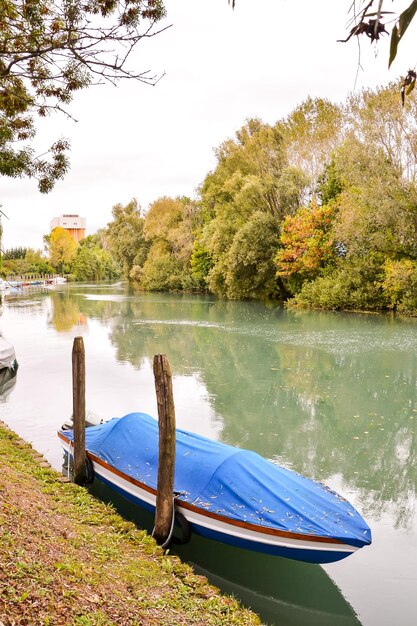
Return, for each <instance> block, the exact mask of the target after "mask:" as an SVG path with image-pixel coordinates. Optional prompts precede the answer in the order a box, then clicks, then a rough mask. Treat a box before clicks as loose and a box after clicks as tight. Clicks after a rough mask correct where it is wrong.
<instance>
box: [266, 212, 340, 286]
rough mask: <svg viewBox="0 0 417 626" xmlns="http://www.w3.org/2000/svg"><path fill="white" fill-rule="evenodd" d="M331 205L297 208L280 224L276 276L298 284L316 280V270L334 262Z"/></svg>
mask: <svg viewBox="0 0 417 626" xmlns="http://www.w3.org/2000/svg"><path fill="white" fill-rule="evenodd" d="M336 210H337V209H336V204H335V203H334V202H331V203H329V204H328V205H325V206H318V205H317V204H316V203H315V202H313V203H312V204H311V205H310V206H309V207H301V208H300V209H299V210H298V211H297V213H296V214H295V215H294V216H291V215H288V216H287V217H286V218H285V220H284V221H283V223H282V227H281V237H280V243H281V247H280V249H279V250H278V253H277V255H276V257H275V262H276V265H277V267H278V271H277V276H280V277H282V278H292V279H293V282H294V277H297V278H298V279H299V282H300V284H301V283H302V282H303V281H304V280H307V279H310V280H311V279H312V278H315V277H316V276H317V274H318V273H319V271H320V269H321V268H322V267H323V266H324V265H326V264H328V263H329V262H331V261H332V260H333V259H334V258H335V245H334V239H333V235H332V230H331V229H332V225H333V222H334V218H335V214H336Z"/></svg>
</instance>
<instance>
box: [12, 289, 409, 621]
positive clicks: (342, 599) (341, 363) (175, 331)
mask: <svg viewBox="0 0 417 626" xmlns="http://www.w3.org/2000/svg"><path fill="white" fill-rule="evenodd" d="M0 329H1V331H2V332H3V334H4V335H5V336H6V337H7V338H8V339H9V340H10V341H11V342H12V343H13V344H14V346H15V350H16V355H17V359H18V361H19V371H18V375H17V379H16V384H15V386H14V388H13V389H11V390H9V391H8V392H7V393H6V394H5V395H3V396H0V412H1V415H0V417H1V419H3V420H4V421H5V422H6V423H7V424H8V425H9V426H10V427H11V428H12V429H13V430H14V431H16V432H17V433H18V434H19V435H21V436H23V437H24V438H25V439H26V440H28V441H30V442H32V443H33V445H34V447H35V448H36V449H38V450H39V451H40V452H42V453H43V454H44V455H45V456H46V458H47V459H48V460H49V461H50V462H51V464H52V465H53V466H54V467H56V468H57V469H59V468H60V466H61V460H62V459H61V451H60V448H59V443H58V439H57V437H56V431H57V429H59V427H60V426H61V424H62V423H63V421H64V420H66V419H68V418H69V416H70V414H71V403H72V382H71V350H72V341H73V337H75V336H80V335H82V336H83V338H84V343H85V349H86V369H87V408H88V409H89V410H91V411H92V412H94V413H96V414H97V415H99V416H101V417H103V418H104V419H110V418H111V417H114V416H121V415H124V414H126V413H129V412H132V411H142V412H147V413H150V414H151V415H154V416H156V414H157V411H156V400H155V391H154V382H153V374H152V359H153V355H154V354H156V353H160V352H162V353H165V354H167V356H168V358H169V360H170V363H171V366H172V370H173V374H174V381H173V384H174V396H175V404H176V414H177V425H178V426H179V427H181V428H185V429H188V430H192V431H194V432H197V433H200V434H202V435H205V436H208V437H212V438H214V439H219V440H221V441H224V442H225V443H228V444H232V445H237V446H240V447H243V448H248V449H251V450H255V451H256V452H258V453H259V454H261V455H263V456H265V457H267V458H269V459H271V460H272V461H274V462H278V463H281V464H282V465H284V466H286V467H289V468H291V469H294V470H296V471H298V472H300V473H302V474H304V475H306V476H309V477H311V478H314V479H316V480H319V481H322V482H325V483H326V484H328V485H329V486H330V487H333V488H334V489H336V490H337V491H338V492H339V493H341V494H342V495H343V496H345V497H346V498H347V499H348V500H350V501H351V502H352V504H353V505H354V506H355V507H356V508H357V509H358V510H359V511H360V512H361V513H362V515H363V516H364V517H365V519H366V521H367V522H368V524H369V525H370V527H371V529H372V533H373V544H372V545H371V546H370V547H368V548H364V549H362V550H360V551H359V552H358V553H356V554H354V555H352V556H351V557H349V558H348V559H345V560H343V561H341V562H338V563H335V564H331V565H326V566H325V567H321V566H317V565H309V564H303V563H296V562H292V561H289V560H285V559H271V558H270V557H258V556H256V555H255V556H253V555H251V556H250V557H247V556H246V555H245V554H240V551H239V550H232V549H229V548H226V547H225V548H222V547H220V548H216V549H215V550H214V549H212V548H211V547H210V546H207V545H204V541H200V542H196V543H195V544H193V542H191V544H190V545H189V546H186V547H183V548H182V550H180V555H181V556H182V558H186V559H188V560H190V561H191V562H193V563H195V564H196V568H197V570H198V571H201V572H203V573H205V574H207V575H208V576H209V578H210V580H212V581H213V582H214V583H216V584H217V585H218V586H220V587H221V588H222V589H223V590H225V591H228V592H233V593H234V594H235V595H237V596H238V597H240V598H241V599H242V601H243V602H245V603H247V604H249V605H251V606H252V607H253V608H254V610H256V611H257V612H259V613H260V615H261V616H262V618H263V620H264V621H265V623H268V624H276V625H279V626H292V625H297V626H307V625H308V626H311V625H312V624H320V625H321V626H323V625H324V624H329V625H330V624H332V626H342V625H347V624H352V625H353V624H356V625H358V624H362V626H391V625H392V624H395V623H398V624H399V625H400V626H414V625H415V623H416V615H417V593H416V591H415V590H416V588H417V513H416V501H417V320H407V319H394V318H393V317H390V316H376V315H358V314H342V313H311V312H291V311H286V310H283V309H281V308H278V307H276V306H274V305H265V304H262V303H252V302H250V303H249V302H225V301H219V300H216V299H214V298H211V297H209V296H207V297H204V296H190V295H171V294H134V293H132V292H130V291H129V290H128V288H127V287H126V286H125V285H124V284H122V283H119V284H116V285H100V286H98V285H85V284H84V285H79V284H72V285H68V286H66V285H64V286H62V287H61V286H59V287H56V288H54V289H46V288H38V289H37V290H35V289H34V290H32V291H29V290H28V291H20V292H15V293H9V294H6V295H5V296H4V298H3V312H2V316H1V319H0ZM245 559H246V560H245Z"/></svg>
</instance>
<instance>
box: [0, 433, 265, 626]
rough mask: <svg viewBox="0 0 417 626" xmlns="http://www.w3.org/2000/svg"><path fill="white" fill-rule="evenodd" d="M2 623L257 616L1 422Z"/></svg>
mask: <svg viewBox="0 0 417 626" xmlns="http://www.w3.org/2000/svg"><path fill="white" fill-rule="evenodd" d="M0 470H1V471H0V536H1V540H0V624H1V625H2V626H12V625H13V626H17V625H19V626H23V625H25V626H26V625H27V626H37V625H39V626H41V625H42V626H47V625H50V626H59V625H63V624H65V625H74V626H75V625H80V626H81V625H82V626H113V625H123V626H128V625H129V626H130V625H132V626H134V625H138V626H139V625H140V626H147V625H152V626H164V625H166V626H174V625H180V624H181V625H187V626H188V625H191V624H193V625H201V626H206V625H209V624H212V625H213V626H217V625H223V624H227V625H229V624H231V625H236V626H250V625H252V624H253V625H255V624H260V620H259V618H258V617H257V616H256V615H254V614H253V613H251V612H250V611H248V610H246V609H243V608H241V607H240V606H239V605H238V603H237V602H236V601H235V600H233V599H231V598H228V597H225V596H222V595H220V594H219V592H218V590H217V589H216V588H215V587H212V586H211V585H209V584H208V583H207V580H206V579H205V578H204V577H202V576H197V575H196V574H194V572H193V571H192V569H191V568H190V567H189V566H188V565H185V564H183V563H181V561H180V560H179V559H178V558H177V557H174V556H170V555H164V554H163V553H162V550H161V549H160V548H158V547H157V545H156V544H155V542H154V541H153V539H151V538H150V537H149V536H148V535H147V534H146V533H145V532H143V531H140V530H138V529H137V528H136V527H135V526H134V525H133V524H131V523H129V522H126V521H125V520H123V519H122V518H121V517H120V516H119V515H118V514H116V513H115V511H114V510H113V509H112V508H111V507H109V506H107V505H105V504H103V503H101V502H99V501H97V500H96V499H95V498H93V497H92V496H90V494H89V493H88V492H87V491H86V490H85V489H83V488H81V487H77V486H76V485H74V484H72V483H68V482H63V480H64V479H63V478H62V477H61V476H60V474H59V473H58V472H56V471H55V470H53V469H51V467H50V466H49V464H48V463H47V462H46V461H45V459H44V458H43V457H42V455H40V454H39V453H37V452H36V451H35V450H33V448H32V447H31V446H30V445H29V444H27V443H26V442H24V441H22V440H21V439H19V438H18V436H17V435H15V434H14V433H13V432H12V431H10V430H9V429H8V428H7V426H5V424H4V423H2V422H0Z"/></svg>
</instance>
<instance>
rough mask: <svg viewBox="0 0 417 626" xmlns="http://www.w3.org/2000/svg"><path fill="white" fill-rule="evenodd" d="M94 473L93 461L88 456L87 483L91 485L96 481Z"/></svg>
mask: <svg viewBox="0 0 417 626" xmlns="http://www.w3.org/2000/svg"><path fill="white" fill-rule="evenodd" d="M94 474H95V472H94V467H93V462H92V460H91V459H89V458H88V456H87V457H86V459H85V481H84V484H85V485H91V483H93V482H94Z"/></svg>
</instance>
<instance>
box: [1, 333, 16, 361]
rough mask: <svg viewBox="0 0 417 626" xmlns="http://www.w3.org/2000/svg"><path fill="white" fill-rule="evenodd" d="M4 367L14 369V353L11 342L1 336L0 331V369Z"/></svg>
mask: <svg viewBox="0 0 417 626" xmlns="http://www.w3.org/2000/svg"><path fill="white" fill-rule="evenodd" d="M4 369H10V370H16V369H17V361H16V354H15V351H14V348H13V346H12V344H11V343H10V342H9V341H7V339H6V338H5V337H3V335H2V333H1V331H0V371H2V370H4Z"/></svg>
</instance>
